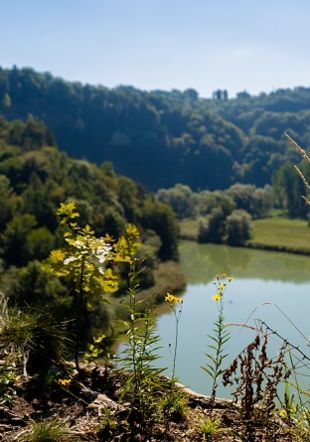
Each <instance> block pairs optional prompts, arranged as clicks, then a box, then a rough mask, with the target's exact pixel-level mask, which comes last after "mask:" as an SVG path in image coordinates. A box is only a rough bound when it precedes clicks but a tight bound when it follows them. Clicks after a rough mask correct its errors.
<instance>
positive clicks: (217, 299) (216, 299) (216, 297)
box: [212, 293, 223, 301]
mask: <svg viewBox="0 0 310 442" xmlns="http://www.w3.org/2000/svg"><path fill="white" fill-rule="evenodd" d="M222 297H223V293H216V294H215V295H213V296H212V299H213V301H219V300H220V299H221V298H222Z"/></svg>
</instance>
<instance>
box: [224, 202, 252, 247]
mask: <svg viewBox="0 0 310 442" xmlns="http://www.w3.org/2000/svg"><path fill="white" fill-rule="evenodd" d="M225 230H226V235H225V240H226V243H227V244H229V245H231V246H241V245H244V243H245V242H246V241H247V240H248V239H250V236H251V217H250V215H249V214H248V213H247V212H246V211H245V210H234V211H233V212H232V214H231V215H229V216H228V217H227V218H226V229H225Z"/></svg>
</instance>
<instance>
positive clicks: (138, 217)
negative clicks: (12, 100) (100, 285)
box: [0, 117, 178, 327]
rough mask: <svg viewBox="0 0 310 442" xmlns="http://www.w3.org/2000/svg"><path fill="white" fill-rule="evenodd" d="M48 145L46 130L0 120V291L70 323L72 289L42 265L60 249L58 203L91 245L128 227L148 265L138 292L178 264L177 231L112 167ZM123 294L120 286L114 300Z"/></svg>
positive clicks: (32, 122) (169, 217) (169, 214)
mask: <svg viewBox="0 0 310 442" xmlns="http://www.w3.org/2000/svg"><path fill="white" fill-rule="evenodd" d="M53 143H54V142H53V137H52V135H51V133H50V131H49V129H48V128H47V127H46V126H45V124H44V123H42V122H40V121H38V120H36V119H35V118H33V117H29V118H28V119H27V120H26V121H25V122H23V121H20V120H15V121H11V122H8V121H6V120H4V119H3V118H2V119H0V206H1V211H0V242H1V247H0V263H1V266H0V288H1V290H3V292H4V293H5V294H6V296H7V297H8V300H9V304H10V305H11V306H20V307H26V306H32V307H36V308H39V309H40V308H44V309H46V308H47V307H48V309H49V312H50V313H53V314H54V316H55V317H59V318H62V319H63V318H67V319H70V318H71V317H72V312H71V309H72V305H71V298H72V297H71V295H70V287H69V288H68V287H66V286H65V285H64V284H63V281H62V280H61V279H58V278H56V277H54V276H53V275H51V274H48V273H46V272H44V271H43V270H42V267H41V264H40V262H42V261H43V260H45V259H46V258H47V257H48V256H49V254H50V252H51V250H53V249H57V248H59V247H62V246H63V245H64V236H63V233H64V230H63V227H62V226H61V225H59V222H58V221H59V220H58V219H57V216H56V210H57V208H58V207H59V205H60V204H61V203H64V202H66V201H73V202H74V203H75V205H76V208H77V210H78V212H79V213H80V217H79V220H78V222H79V224H80V225H81V226H85V225H87V224H89V225H90V226H92V228H93V229H94V231H95V234H96V235H97V237H101V236H103V235H105V234H110V235H112V236H113V237H114V238H116V239H117V238H118V237H119V236H120V235H121V234H122V232H124V229H125V226H126V225H127V223H134V224H136V225H137V226H138V228H139V231H140V235H141V238H142V241H143V246H142V248H141V251H140V255H139V257H140V258H141V259H144V260H147V261H145V264H146V266H145V268H144V269H143V270H141V272H140V273H139V280H138V283H139V286H140V288H141V289H146V288H148V287H152V286H153V285H154V283H155V282H156V281H155V279H156V278H155V276H154V272H156V269H157V267H158V266H159V265H162V266H163V264H162V263H163V262H164V261H168V260H176V259H177V257H178V253H177V235H178V229H177V224H176V219H175V215H174V213H173V211H172V209H171V208H170V207H168V206H167V205H166V204H163V203H160V202H157V201H156V200H155V198H154V196H152V195H151V194H150V193H149V192H147V191H146V190H145V189H144V188H143V187H142V186H141V185H138V184H136V183H135V182H134V181H133V180H131V179H129V178H126V177H124V176H119V175H116V173H115V172H114V170H113V168H112V166H111V164H109V163H104V164H102V165H101V166H100V167H98V166H96V165H94V164H91V163H89V162H87V161H85V160H74V159H71V158H69V157H68V156H67V154H66V153H64V152H61V151H59V150H58V149H57V147H55V145H53ZM123 270H124V275H125V274H126V271H128V269H123ZM125 291H126V278H125V279H124V281H123V283H122V284H120V289H119V291H118V292H117V293H116V294H115V296H121V295H122V294H124V292H125ZM99 307H100V306H99ZM103 318H104V316H103ZM106 325H107V321H106V320H105V319H103V320H102V319H101V326H103V327H104V326H106Z"/></svg>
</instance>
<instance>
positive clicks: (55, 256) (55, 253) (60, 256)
mask: <svg viewBox="0 0 310 442" xmlns="http://www.w3.org/2000/svg"><path fill="white" fill-rule="evenodd" d="M49 258H50V261H51V262H52V263H54V264H56V263H57V262H59V261H63V260H64V258H65V254H64V252H63V251H62V250H60V249H57V250H52V251H51V253H50V257H49Z"/></svg>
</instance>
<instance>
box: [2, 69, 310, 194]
mask: <svg viewBox="0 0 310 442" xmlns="http://www.w3.org/2000/svg"><path fill="white" fill-rule="evenodd" d="M214 97H215V98H214V99H212V100H211V99H201V98H199V97H198V94H197V92H196V91H195V90H192V89H188V90H186V91H184V92H180V91H177V90H173V91H171V92H163V91H153V92H145V91H140V90H137V89H135V88H133V87H124V86H120V87H117V88H114V89H108V88H106V87H103V86H91V85H82V84H80V83H76V82H68V81H64V80H63V79H60V78H56V77H53V76H52V75H51V74H49V73H43V74H42V73H37V72H35V71H34V70H32V69H30V68H25V69H17V68H13V69H1V68H0V114H1V115H3V116H4V117H5V118H7V119H10V120H12V119H16V118H22V119H24V118H26V117H27V116H28V115H29V114H32V115H34V116H36V117H38V118H39V119H41V120H43V121H44V122H45V123H46V124H47V125H48V126H49V127H50V128H51V130H52V132H53V134H54V136H55V138H56V140H57V143H58V145H59V146H60V147H61V149H63V150H65V151H66V152H68V154H69V155H71V156H74V157H76V158H85V159H88V160H91V161H94V162H96V163H97V164H100V163H102V162H103V161H106V160H108V161H112V162H113V163H114V167H115V170H116V171H117V172H118V173H121V174H125V175H128V176H130V177H132V178H134V179H135V180H137V181H139V182H141V183H142V184H144V185H145V186H147V187H148V188H149V189H151V190H155V189H158V188H161V187H170V186H173V185H174V184H175V183H178V182H180V183H184V184H188V185H190V186H191V187H192V188H193V189H205V188H207V189H210V190H212V189H224V188H227V187H229V186H230V185H231V184H233V183H235V182H243V183H252V184H256V185H258V186H263V185H265V184H266V183H269V182H270V181H271V177H272V174H273V173H274V172H275V170H277V169H278V168H279V166H280V165H282V164H283V163H285V162H287V161H291V160H293V159H294V158H295V153H294V152H293V151H292V149H291V148H290V147H288V146H287V143H286V141H285V140H284V138H283V133H284V131H288V132H289V133H290V134H291V135H292V136H293V137H294V138H295V139H296V140H297V141H298V142H300V143H301V144H302V145H304V146H307V145H309V144H310V129H309V127H310V88H302V87H298V88H295V89H293V90H290V89H283V90H278V91H276V92H272V93H271V94H268V95H267V94H261V95H259V96H256V97H252V96H250V95H249V94H248V93H246V92H243V93H240V94H238V96H237V98H235V99H230V100H227V99H226V98H227V95H226V94H214ZM216 97H217V98H218V99H216Z"/></svg>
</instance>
